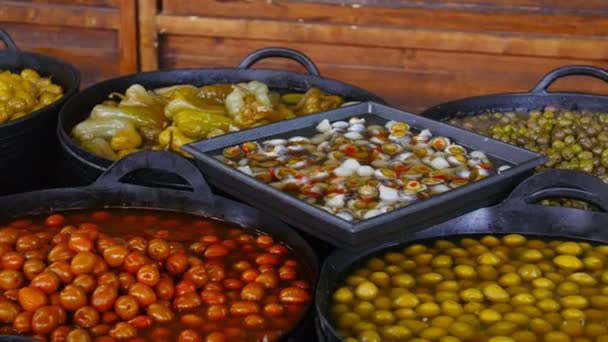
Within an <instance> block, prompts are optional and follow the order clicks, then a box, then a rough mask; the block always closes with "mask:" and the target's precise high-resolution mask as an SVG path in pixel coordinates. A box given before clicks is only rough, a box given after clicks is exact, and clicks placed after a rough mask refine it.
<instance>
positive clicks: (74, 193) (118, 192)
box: [0, 152, 319, 341]
mask: <svg viewBox="0 0 608 342" xmlns="http://www.w3.org/2000/svg"><path fill="white" fill-rule="evenodd" d="M141 169H163V170H172V172H174V173H175V174H176V176H177V177H179V178H180V179H182V180H184V182H185V183H186V184H188V187H189V189H188V190H185V189H184V190H171V189H159V188H150V187H146V186H141V185H137V184H130V183H124V179H125V177H126V176H128V175H129V174H130V173H133V172H135V171H137V170H141ZM95 208H125V209H128V208H135V209H155V210H163V211H173V212H180V213H187V214H193V215H198V216H202V217H209V218H215V219H219V220H223V221H226V222H230V223H234V224H236V225H239V226H242V227H245V228H250V229H255V230H257V231H262V232H265V233H268V234H269V235H271V236H273V237H275V238H276V239H277V240H279V241H282V242H284V243H285V244H286V245H288V246H289V247H291V248H292V250H293V251H294V253H295V254H296V255H297V256H298V257H299V258H300V261H301V262H302V265H303V266H304V267H306V268H308V269H309V270H310V274H311V276H312V279H311V281H312V282H313V284H314V283H315V281H316V279H317V275H318V270H319V264H318V260H317V257H316V255H315V253H314V251H313V250H312V248H311V247H310V246H309V245H308V243H307V242H306V241H305V240H304V239H302V238H301V237H300V236H299V235H298V233H296V232H295V231H294V230H293V229H292V228H290V227H289V226H287V225H285V224H284V223H282V222H280V221H278V220H275V219H273V218H272V217H270V216H268V215H266V214H264V213H262V212H260V211H258V210H256V209H253V208H251V207H249V206H247V205H244V204H241V203H238V202H235V201H232V200H229V199H227V198H224V197H220V196H215V195H213V193H212V192H211V190H210V189H209V186H208V185H207V183H206V181H205V179H204V178H203V177H202V175H201V174H200V172H199V170H198V169H197V168H196V167H195V166H194V165H193V164H192V163H191V162H189V161H187V160H186V159H185V158H183V157H180V156H178V155H177V154H174V153H170V152H142V153H137V154H133V155H130V156H127V157H125V158H123V159H122V160H120V161H118V162H116V163H115V164H113V166H111V167H110V168H109V169H108V170H107V171H106V172H105V173H104V174H103V175H102V176H101V177H100V178H99V179H98V180H97V181H96V182H95V183H93V184H92V185H90V186H87V187H81V188H65V189H51V190H41V191H35V192H28V193H22V194H17V195H10V196H4V197H0V219H6V218H9V217H10V218H13V217H15V218H17V217H23V216H30V215H38V214H44V213H51V212H61V211H66V210H75V209H95ZM312 330H313V328H312V304H309V307H308V308H307V311H306V314H305V315H304V316H303V317H302V319H301V320H300V321H299V322H298V323H297V324H296V325H295V326H294V327H293V329H292V330H291V331H289V332H287V333H286V334H285V335H284V336H283V337H282V338H281V339H280V340H281V341H297V340H302V338H305V337H306V336H308V335H307V334H309V332H310V331H312ZM304 340H306V338H305V339H304Z"/></svg>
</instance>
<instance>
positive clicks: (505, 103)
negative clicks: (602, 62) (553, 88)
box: [420, 65, 608, 121]
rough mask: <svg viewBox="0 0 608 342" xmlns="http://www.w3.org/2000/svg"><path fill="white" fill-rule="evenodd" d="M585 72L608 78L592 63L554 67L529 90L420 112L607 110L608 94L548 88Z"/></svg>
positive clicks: (440, 116)
mask: <svg viewBox="0 0 608 342" xmlns="http://www.w3.org/2000/svg"><path fill="white" fill-rule="evenodd" d="M570 75H584V76H592V77H595V78H599V79H601V80H603V81H606V82H608V71H607V70H604V69H600V68H597V67H593V66H585V65H569V66H564V67H561V68H557V69H555V70H552V71H551V72H549V73H548V74H547V75H545V76H544V77H543V78H542V79H541V80H540V82H539V83H538V84H537V85H536V87H534V89H532V90H531V91H530V92H528V93H503V94H492V95H484V96H476V97H469V98H465V99H460V100H456V101H451V102H446V103H443V104H440V105H437V106H434V107H432V108H429V109H427V110H425V111H424V112H422V113H420V115H421V116H425V117H428V118H431V119H435V120H442V121H444V120H447V119H452V118H457V117H463V116H474V115H477V114H481V113H485V112H503V111H526V112H527V111H530V110H535V109H542V108H544V107H546V106H556V107H558V108H562V109H568V110H581V109H588V110H608V96H601V95H592V94H585V93H551V92H548V91H547V88H548V87H549V86H550V85H551V84H552V83H553V82H555V81H557V80H558V79H560V78H562V77H566V76H570Z"/></svg>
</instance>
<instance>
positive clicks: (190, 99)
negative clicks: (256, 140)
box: [72, 81, 343, 160]
mask: <svg viewBox="0 0 608 342" xmlns="http://www.w3.org/2000/svg"><path fill="white" fill-rule="evenodd" d="M110 98H111V99H110V100H108V101H106V102H104V103H102V104H99V105H96V106H95V107H94V108H93V110H92V111H91V115H90V116H89V118H87V119H86V120H85V121H83V122H81V123H79V124H78V125H76V126H75V127H74V128H73V130H72V136H73V137H74V139H75V140H76V141H77V142H78V144H79V145H81V146H82V147H83V148H84V149H85V150H87V151H89V152H91V153H94V154H97V155H99V156H101V157H104V158H108V159H112V160H116V159H119V158H121V157H123V156H125V155H127V154H129V153H133V152H137V151H139V150H142V149H153V150H172V151H176V152H179V153H181V154H184V155H187V154H186V153H185V152H183V151H182V150H181V147H182V146H183V145H184V144H188V143H190V142H193V141H196V140H201V139H208V138H212V137H215V136H218V135H222V134H226V133H228V132H231V131H238V130H240V129H243V128H250V127H255V126H260V125H264V124H267V123H270V122H273V121H278V120H284V119H290V118H294V117H296V116H298V115H306V114H311V113H316V112H320V111H324V110H329V109H333V108H336V107H339V106H340V105H342V103H343V99H342V98H341V97H339V96H334V95H328V94H325V93H323V91H321V90H320V89H317V88H310V89H309V90H308V91H307V92H306V93H291V94H283V95H281V94H279V93H277V92H274V91H271V90H269V89H268V86H267V85H266V84H264V83H261V82H258V81H251V82H249V83H238V84H214V85H207V86H203V87H195V86H193V85H175V86H171V87H167V88H160V89H154V90H148V89H145V88H144V87H143V86H141V85H138V84H134V85H132V86H131V87H129V88H128V89H127V90H126V92H125V93H124V94H118V93H114V94H112V95H111V96H110Z"/></svg>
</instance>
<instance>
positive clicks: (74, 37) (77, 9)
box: [0, 0, 138, 86]
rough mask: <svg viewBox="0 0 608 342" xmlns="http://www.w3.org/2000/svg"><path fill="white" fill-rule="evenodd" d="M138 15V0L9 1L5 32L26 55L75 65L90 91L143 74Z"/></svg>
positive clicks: (1, 11)
mask: <svg viewBox="0 0 608 342" xmlns="http://www.w3.org/2000/svg"><path fill="white" fill-rule="evenodd" d="M135 11H136V2H135V0H124V1H121V0H75V1H70V0H51V1H43V0H20V1H4V0H3V1H0V28H2V29H4V30H5V31H7V32H8V33H9V34H10V35H11V36H12V38H13V40H15V42H16V44H17V46H18V47H19V48H20V49H21V50H27V51H35V52H40V53H44V54H49V55H53V56H56V57H59V58H62V59H65V60H67V61H69V62H71V63H72V64H74V65H75V66H76V67H77V68H78V69H79V70H80V71H81V73H82V86H87V85H90V84H92V83H94V82H97V81H99V80H102V79H106V78H110V77H114V76H116V75H119V74H126V73H133V72H136V71H137V70H138V64H137V56H138V53H137V44H136V38H137V30H136V25H137V20H135V18H136V15H135V13H136V12H135Z"/></svg>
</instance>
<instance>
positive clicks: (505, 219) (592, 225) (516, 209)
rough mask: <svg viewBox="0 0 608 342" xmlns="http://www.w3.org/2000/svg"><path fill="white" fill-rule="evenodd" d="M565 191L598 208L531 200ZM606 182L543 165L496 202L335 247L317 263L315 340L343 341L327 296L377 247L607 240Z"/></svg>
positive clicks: (381, 250) (595, 241) (550, 196)
mask: <svg viewBox="0 0 608 342" xmlns="http://www.w3.org/2000/svg"><path fill="white" fill-rule="evenodd" d="M562 196H567V197H571V198H577V199H580V200H584V201H587V202H589V203H592V204H594V205H596V206H597V207H598V208H600V209H601V212H591V211H585V210H580V209H574V208H560V207H549V206H544V205H538V204H536V203H537V202H538V201H540V200H542V199H545V198H552V197H562ZM607 211H608V187H606V186H605V185H604V184H603V183H602V182H601V181H600V180H599V179H597V178H595V177H593V176H590V175H588V174H585V173H582V172H578V171H565V170H548V171H544V172H541V173H538V174H536V175H534V176H532V177H530V178H528V179H527V180H526V181H524V182H523V183H521V184H520V185H519V186H518V187H517V188H516V189H515V190H514V191H513V192H512V193H511V194H510V195H509V197H508V198H507V199H506V200H505V201H504V202H502V203H501V204H499V205H497V206H494V207H489V208H483V209H479V210H477V211H474V212H472V213H469V214H466V215H464V216H460V217H458V218H455V219H452V220H450V221H446V222H443V223H441V224H438V225H434V226H431V227H429V228H427V229H425V230H422V231H418V232H413V233H409V232H408V234H403V235H401V236H400V237H397V238H396V239H394V241H392V242H390V243H386V244H384V245H378V246H375V247H372V248H368V249H362V250H357V251H352V250H349V251H344V250H343V251H336V252H334V253H332V254H331V255H330V256H329V257H327V259H326V260H325V262H324V264H323V267H322V268H321V274H320V276H319V283H318V284H317V290H316V293H315V310H316V325H317V335H318V338H319V341H321V342H329V341H332V342H334V341H336V342H337V341H343V340H342V339H341V338H340V337H339V336H338V334H337V332H336V330H335V328H334V327H333V325H332V323H331V322H330V321H329V319H328V312H329V306H330V304H331V295H332V293H333V292H334V291H335V289H336V288H337V287H338V284H339V282H340V280H341V279H342V278H343V277H344V274H345V273H346V272H348V271H349V270H350V269H351V268H352V267H353V266H354V265H356V264H358V263H359V262H360V261H362V260H366V259H368V258H370V257H371V256H373V255H376V254H378V253H381V252H383V251H387V250H391V249H395V248H399V247H401V246H405V245H410V244H415V243H428V242H430V241H433V240H437V239H460V238H462V237H473V236H481V235H486V234H492V235H505V234H511V233H518V234H522V235H525V236H529V237H532V236H533V237H540V238H558V239H562V240H584V241H589V242H593V243H598V242H599V243H608V230H606V227H607V226H608V214H607Z"/></svg>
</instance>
